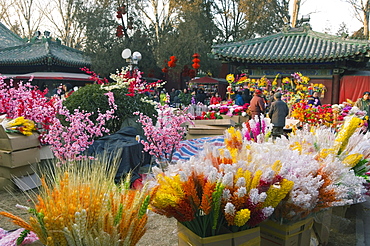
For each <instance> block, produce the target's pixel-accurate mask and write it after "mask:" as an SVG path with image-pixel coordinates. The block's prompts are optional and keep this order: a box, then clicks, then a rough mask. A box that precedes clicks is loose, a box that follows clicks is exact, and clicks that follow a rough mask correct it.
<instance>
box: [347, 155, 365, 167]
mask: <svg viewBox="0 0 370 246" xmlns="http://www.w3.org/2000/svg"><path fill="white" fill-rule="evenodd" d="M363 157H364V155H362V154H359V153H355V154H350V155H348V156H346V157H345V158H344V160H343V163H344V164H345V165H347V166H349V167H354V166H356V164H357V163H358V162H359V161H361V160H362V158H363Z"/></svg>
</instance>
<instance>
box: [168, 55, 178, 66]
mask: <svg viewBox="0 0 370 246" xmlns="http://www.w3.org/2000/svg"><path fill="white" fill-rule="evenodd" d="M176 62H177V58H176V56H170V60H169V61H168V63H167V65H168V66H169V67H176Z"/></svg>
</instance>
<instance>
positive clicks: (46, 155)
mask: <svg viewBox="0 0 370 246" xmlns="http://www.w3.org/2000/svg"><path fill="white" fill-rule="evenodd" d="M48 159H54V154H53V151H51V149H50V145H43V146H41V147H40V160H48Z"/></svg>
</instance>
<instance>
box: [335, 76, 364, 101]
mask: <svg viewBox="0 0 370 246" xmlns="http://www.w3.org/2000/svg"><path fill="white" fill-rule="evenodd" d="M365 91H370V72H369V71H361V72H356V73H353V74H348V75H344V76H343V77H342V79H341V81H340V95H339V102H340V103H341V102H344V101H346V100H347V99H350V100H352V101H356V100H357V99H358V98H360V97H362V95H363V93H364V92H365Z"/></svg>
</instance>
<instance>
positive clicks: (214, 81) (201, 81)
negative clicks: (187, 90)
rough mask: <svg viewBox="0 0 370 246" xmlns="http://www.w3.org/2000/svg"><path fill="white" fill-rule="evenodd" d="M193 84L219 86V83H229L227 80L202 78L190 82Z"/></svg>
mask: <svg viewBox="0 0 370 246" xmlns="http://www.w3.org/2000/svg"><path fill="white" fill-rule="evenodd" d="M190 82H191V83H199V84H219V83H222V84H224V83H227V81H226V80H225V79H219V78H212V77H208V76H205V77H200V78H194V79H192V80H190Z"/></svg>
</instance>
